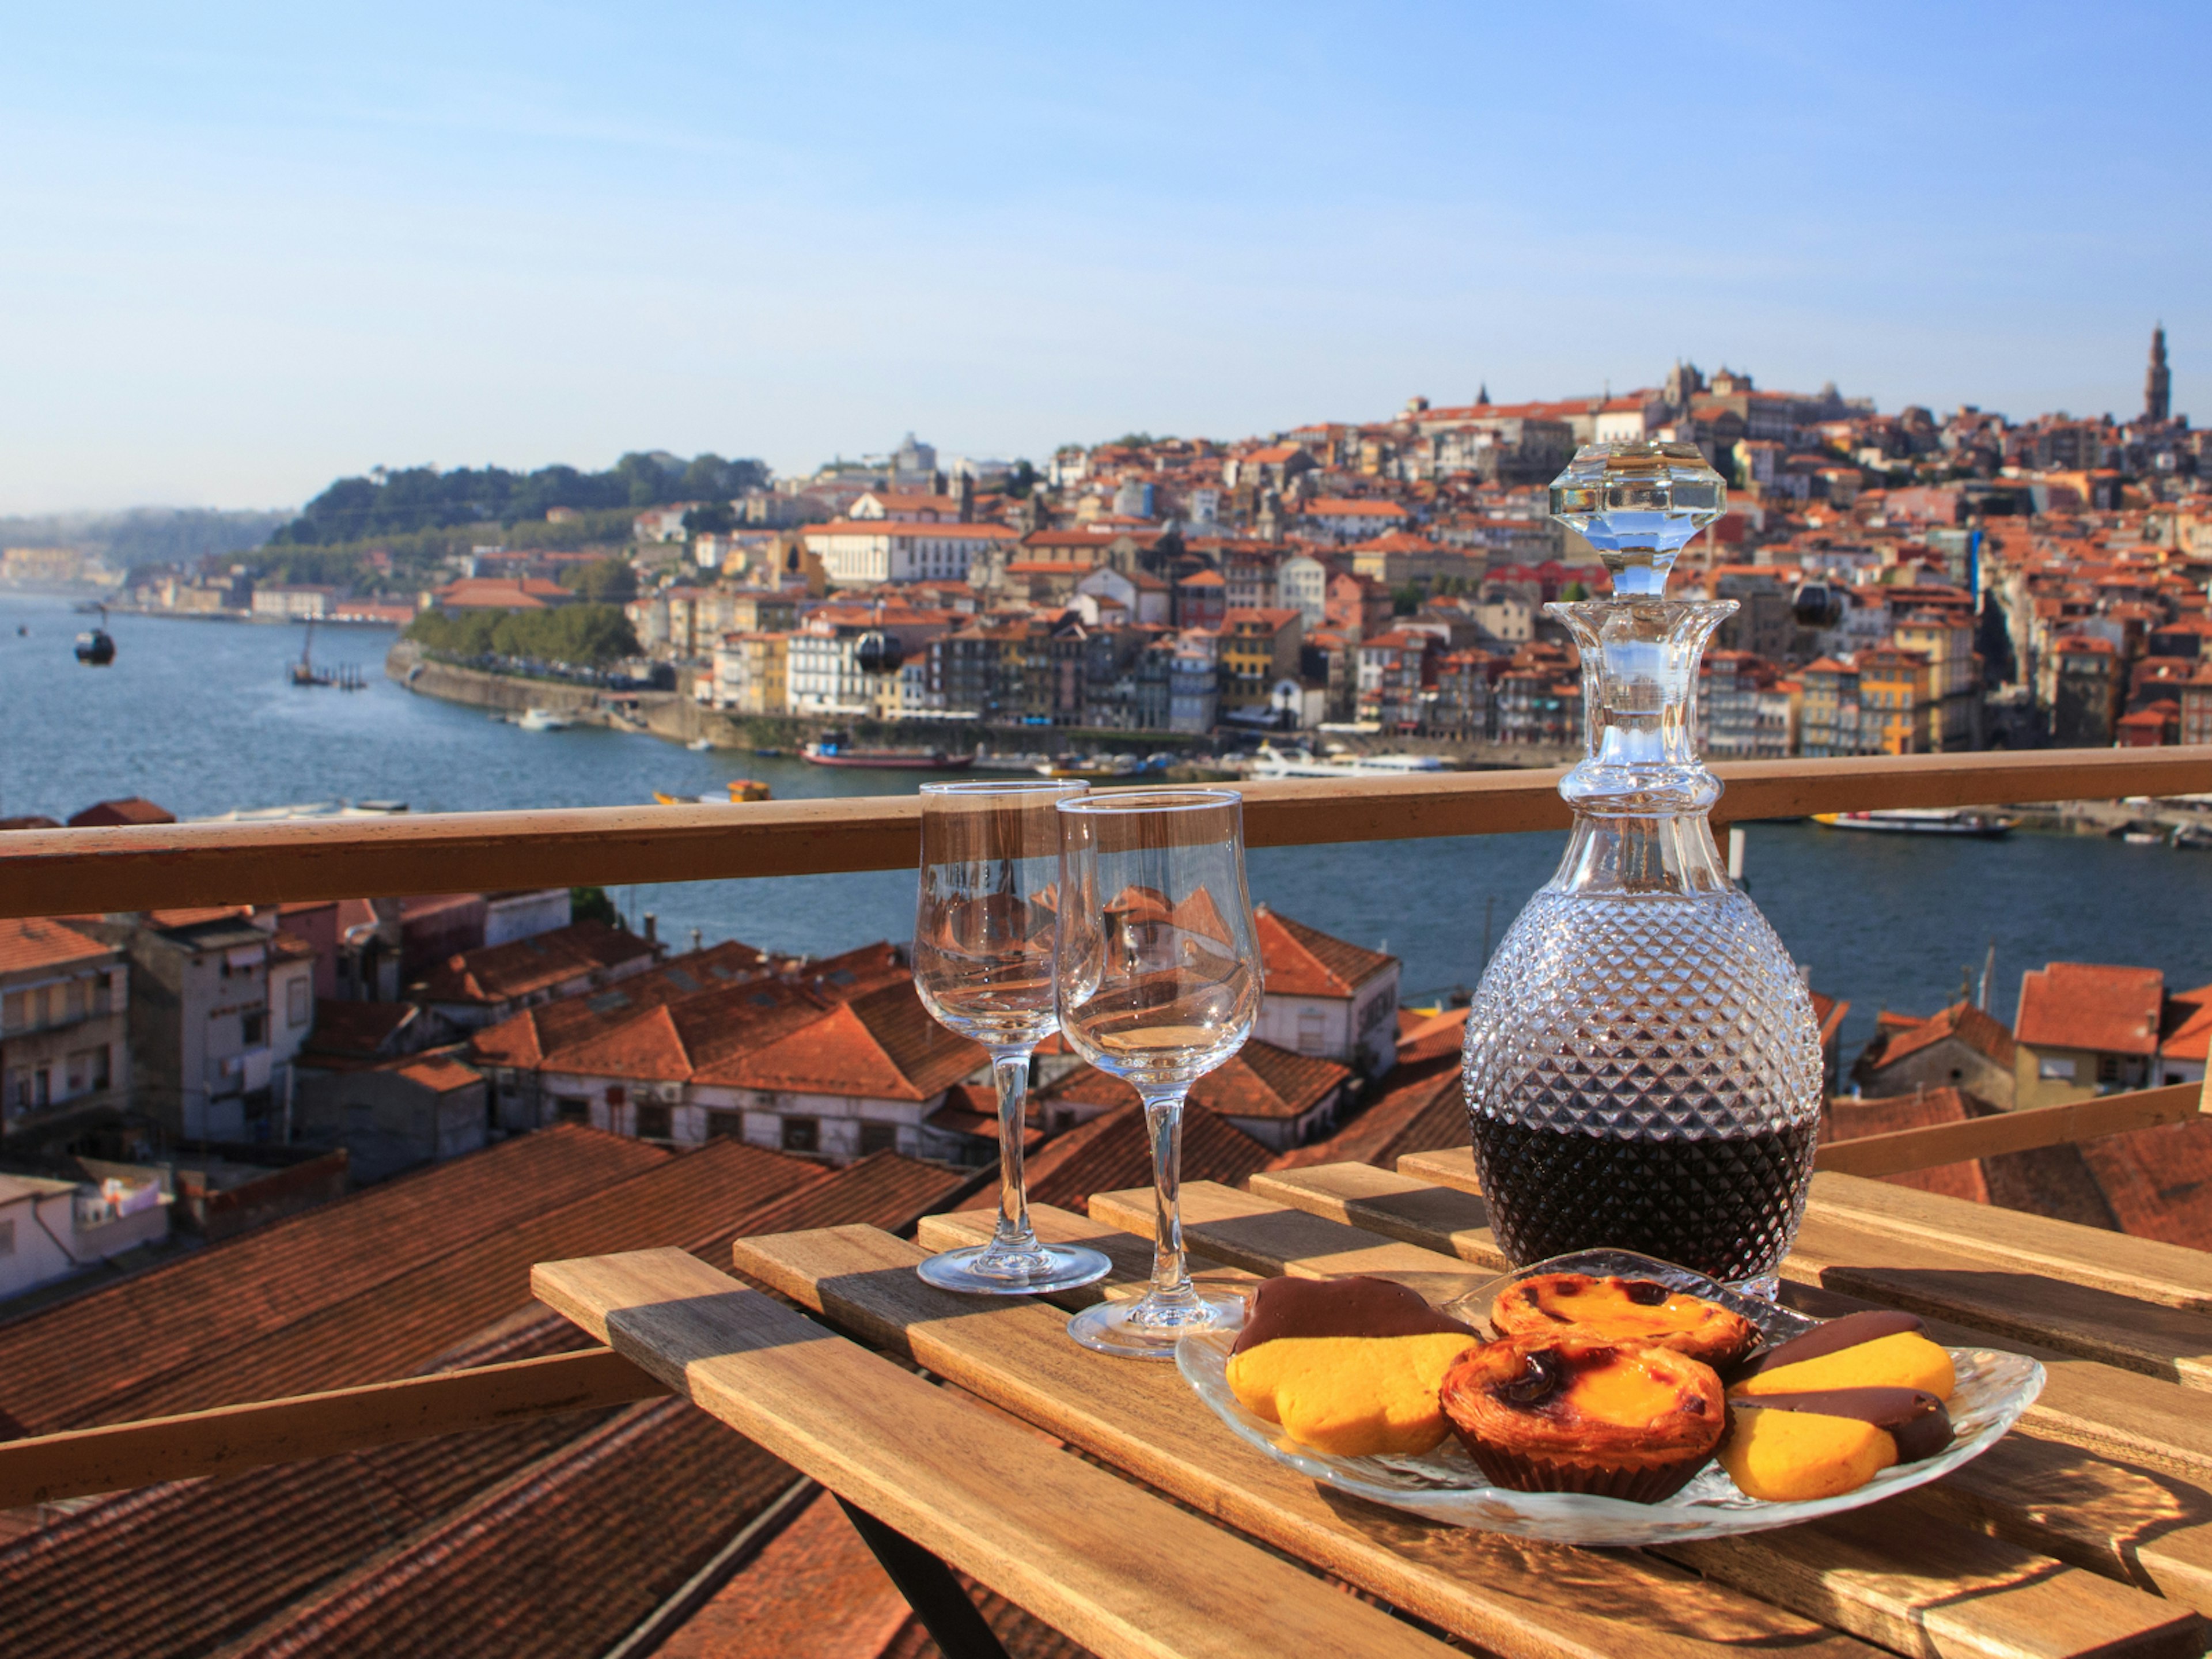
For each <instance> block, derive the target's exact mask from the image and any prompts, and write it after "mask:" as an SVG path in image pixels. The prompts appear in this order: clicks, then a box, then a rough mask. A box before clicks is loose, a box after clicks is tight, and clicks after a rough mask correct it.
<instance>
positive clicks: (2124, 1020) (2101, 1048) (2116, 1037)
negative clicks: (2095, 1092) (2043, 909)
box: [2014, 962, 2166, 1054]
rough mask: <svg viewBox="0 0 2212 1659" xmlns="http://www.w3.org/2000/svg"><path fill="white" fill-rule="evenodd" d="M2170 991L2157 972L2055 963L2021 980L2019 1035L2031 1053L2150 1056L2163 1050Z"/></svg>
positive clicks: (2017, 1026)
mask: <svg viewBox="0 0 2212 1659" xmlns="http://www.w3.org/2000/svg"><path fill="white" fill-rule="evenodd" d="M2165 991H2166V978H2165V975H2162V974H2160V972H2159V970H2158V969H2155V968H2108V967H2104V966H2100V965H2098V964H2095V963H2086V962H2054V963H2050V964H2049V965H2048V966H2046V967H2045V968H2043V969H2036V970H2031V971H2029V972H2028V973H2026V974H2023V975H2021V984H2020V1018H2019V1019H2018V1020H2016V1021H2015V1023H2014V1030H2015V1034H2016V1035H2017V1036H2018V1038H2019V1040H2020V1041H2021V1042H2025V1043H2027V1045H2028V1046H2029V1047H2031V1048H2080V1049H2087V1050H2091V1051H2093V1052H2095V1053H2099V1054H2150V1053H2152V1052H2154V1050H2155V1049H2156V1048H2157V1047H2158V1026H2159V1012H2160V1005H2161V1004H2162V1003H2163V1001H2164V1000H2165Z"/></svg>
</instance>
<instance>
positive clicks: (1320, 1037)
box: [1298, 1010, 1326, 1054]
mask: <svg viewBox="0 0 2212 1659" xmlns="http://www.w3.org/2000/svg"><path fill="white" fill-rule="evenodd" d="M1325 1029H1326V1022H1325V1021H1324V1020H1323V1019H1322V1017H1321V1015H1319V1014H1318V1013H1316V1012H1311V1011H1310V1010H1309V1011H1306V1012H1301V1013H1300V1014H1299V1015H1298V1052H1299V1053H1300V1054H1319V1053H1320V1052H1321V1050H1322V1042H1323V1041H1324V1040H1325V1039H1324V1032H1325Z"/></svg>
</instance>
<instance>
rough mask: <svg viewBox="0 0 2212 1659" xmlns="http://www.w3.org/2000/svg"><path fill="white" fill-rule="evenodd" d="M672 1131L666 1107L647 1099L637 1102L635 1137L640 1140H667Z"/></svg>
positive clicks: (673, 1130) (672, 1133) (669, 1115)
mask: <svg viewBox="0 0 2212 1659" xmlns="http://www.w3.org/2000/svg"><path fill="white" fill-rule="evenodd" d="M674 1133H675V1129H674V1127H673V1126H672V1124H671V1114H670V1112H669V1109H668V1108H667V1107H665V1106H659V1105H655V1104H654V1103H653V1102H652V1101H649V1100H641V1101H640V1102H638V1103H637V1138H638V1139H640V1140H667V1139H671V1137H672V1136H673V1135H674Z"/></svg>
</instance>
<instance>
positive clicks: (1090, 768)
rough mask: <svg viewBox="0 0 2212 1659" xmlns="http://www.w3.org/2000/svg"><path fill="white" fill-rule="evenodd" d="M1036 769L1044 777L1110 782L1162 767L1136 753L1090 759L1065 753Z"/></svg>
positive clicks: (1140, 774) (1043, 762)
mask: <svg viewBox="0 0 2212 1659" xmlns="http://www.w3.org/2000/svg"><path fill="white" fill-rule="evenodd" d="M1158 770H1160V768H1158V767H1156V766H1154V765H1153V764H1152V762H1150V761H1149V760H1140V759H1139V758H1138V757H1136V756H1134V755H1093V756H1091V757H1090V758H1089V759H1088V760H1080V759H1078V758H1077V757H1075V756H1073V755H1063V756H1061V757H1060V758H1059V759H1058V760H1048V761H1042V762H1040V763H1038V764H1037V766H1036V772H1037V774H1038V775H1040V776H1042V777H1048V778H1087V779H1089V780H1090V781H1092V782H1094V783H1096V782H1110V781H1113V780H1114V779H1116V778H1140V777H1143V776H1144V775H1146V773H1148V772H1156V771H1158Z"/></svg>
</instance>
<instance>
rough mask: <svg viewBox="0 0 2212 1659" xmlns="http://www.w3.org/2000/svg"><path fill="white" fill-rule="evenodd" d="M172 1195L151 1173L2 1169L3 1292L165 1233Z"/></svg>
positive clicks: (0, 1244)
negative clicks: (65, 1176) (58, 1177)
mask: <svg viewBox="0 0 2212 1659" xmlns="http://www.w3.org/2000/svg"><path fill="white" fill-rule="evenodd" d="M170 1202H171V1198H170V1195H169V1194H166V1193H164V1192H163V1191H162V1190H161V1188H160V1187H159V1186H158V1185H157V1184H156V1183H155V1182H152V1181H132V1180H129V1179H127V1178H125V1177H121V1176H116V1177H111V1178H110V1179H107V1180H105V1181H100V1182H90V1181H82V1182H80V1181H52V1180H49V1179H47V1178H46V1177H45V1176H21V1175H0V1299H4V1298H6V1297H11V1296H16V1295H20V1294H21V1292H23V1291H28V1290H33V1289H35V1288H36V1287H37V1286H39V1285H45V1284H49V1283H51V1282H52V1281H53V1280H55V1279H61V1278H64V1277H65V1276H67V1275H68V1274H70V1273H74V1272H76V1270H77V1269H78V1268H79V1267H88V1266H89V1265H90V1264H92V1263H93V1262H95V1261H106V1259H107V1258H108V1257H109V1256H112V1255H121V1254H122V1253H123V1252H124V1251H125V1250H128V1249H135V1248H136V1247H137V1246H138V1245H141V1244H151V1243H158V1242H159V1241H160V1240H161V1239H164V1238H167V1237H168V1236H169V1205H170Z"/></svg>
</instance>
